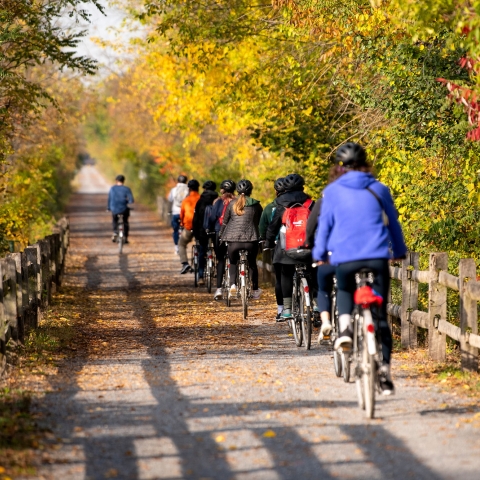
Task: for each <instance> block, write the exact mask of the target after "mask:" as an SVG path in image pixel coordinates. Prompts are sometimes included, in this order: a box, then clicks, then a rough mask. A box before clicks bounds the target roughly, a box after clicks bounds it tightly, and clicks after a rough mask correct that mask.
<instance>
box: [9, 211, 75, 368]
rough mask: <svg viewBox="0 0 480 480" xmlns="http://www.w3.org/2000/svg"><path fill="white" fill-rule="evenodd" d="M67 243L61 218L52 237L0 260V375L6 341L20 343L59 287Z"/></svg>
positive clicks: (65, 221)
mask: <svg viewBox="0 0 480 480" xmlns="http://www.w3.org/2000/svg"><path fill="white" fill-rule="evenodd" d="M69 240H70V224H69V221H68V219H67V218H62V219H61V220H60V221H59V222H58V223H57V224H56V226H55V228H54V231H53V234H52V235H48V236H47V237H45V238H44V239H43V240H39V241H38V242H37V243H35V244H34V245H30V246H28V247H27V248H25V250H23V252H20V253H11V254H9V255H7V256H6V257H4V258H0V276H1V279H2V281H1V282H0V375H2V374H3V372H4V370H5V365H6V345H7V342H8V341H13V342H16V343H23V341H24V339H25V335H26V333H28V331H29V330H30V329H32V328H36V327H37V325H38V322H39V320H40V319H41V316H42V312H43V311H44V310H45V309H46V308H47V307H48V305H49V303H50V301H51V296H52V293H55V291H56V290H57V288H58V287H60V285H61V282H62V276H63V270H64V267H65V256H66V253H67V248H68V245H69Z"/></svg>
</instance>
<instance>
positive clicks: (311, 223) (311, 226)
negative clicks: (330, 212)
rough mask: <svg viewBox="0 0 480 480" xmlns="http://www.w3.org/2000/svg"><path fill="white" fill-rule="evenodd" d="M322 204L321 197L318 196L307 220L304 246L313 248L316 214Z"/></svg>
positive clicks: (316, 223) (316, 221)
mask: <svg viewBox="0 0 480 480" xmlns="http://www.w3.org/2000/svg"><path fill="white" fill-rule="evenodd" d="M321 206H322V199H321V198H319V199H318V200H317V201H316V202H315V205H314V206H313V208H312V211H311V212H310V216H309V217H308V220H307V239H306V240H305V246H306V247H308V248H313V245H314V243H315V232H316V231H317V227H318V216H319V215H320V207H321Z"/></svg>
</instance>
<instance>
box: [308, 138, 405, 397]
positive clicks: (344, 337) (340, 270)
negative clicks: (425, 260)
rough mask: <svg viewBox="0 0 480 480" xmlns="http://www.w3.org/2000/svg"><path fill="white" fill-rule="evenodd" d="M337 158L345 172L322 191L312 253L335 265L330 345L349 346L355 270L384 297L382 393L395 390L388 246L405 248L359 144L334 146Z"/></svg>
mask: <svg viewBox="0 0 480 480" xmlns="http://www.w3.org/2000/svg"><path fill="white" fill-rule="evenodd" d="M335 163H336V165H337V166H339V167H340V168H341V170H342V171H343V174H342V175H341V176H340V177H339V178H338V179H337V180H335V181H334V182H333V183H331V184H330V185H328V186H327V187H326V188H325V190H324V192H323V200H322V210H321V213H320V218H319V227H318V230H317V234H316V237H315V246H314V249H313V258H314V259H315V260H318V261H320V262H327V261H329V262H330V263H331V264H332V265H335V266H336V267H337V268H336V276H337V288H338V294H337V302H338V313H339V327H340V335H339V338H338V339H337V340H336V341H335V345H334V348H336V349H339V348H346V349H348V348H350V347H351V345H352V336H353V332H352V319H351V314H352V311H353V307H354V303H353V295H354V292H355V288H356V284H355V273H356V272H357V271H358V270H359V269H361V268H368V269H370V270H371V271H372V272H373V274H374V276H375V281H374V288H375V290H376V291H377V292H378V294H379V295H381V296H382V297H383V298H384V302H383V304H382V306H381V307H380V308H379V309H377V308H373V309H372V313H373V315H374V319H375V323H376V327H377V329H378V332H379V336H380V340H381V342H382V354H383V365H382V366H381V367H380V370H379V382H380V387H381V389H382V393H383V394H384V395H391V394H392V393H394V385H393V382H392V380H391V377H390V356H391V350H392V334H391V332H390V328H389V326H388V322H387V302H386V300H387V295H388V289H389V284H390V274H389V268H388V260H389V258H390V257H391V255H390V250H389V247H390V245H391V248H392V251H393V258H394V259H401V258H405V255H406V253H407V247H406V246H405V241H404V239H403V234H402V229H401V227H400V224H399V223H398V220H397V213H396V210H395V206H394V204H393V199H392V196H391V195H390V191H389V189H388V187H386V186H385V185H383V184H382V183H380V182H378V181H377V180H375V178H374V177H373V175H372V173H371V167H370V165H369V164H368V163H367V156H366V153H365V150H364V149H363V147H362V146H361V145H359V144H357V143H351V142H349V143H346V144H344V145H342V146H341V147H339V148H338V150H337V152H336V154H335Z"/></svg>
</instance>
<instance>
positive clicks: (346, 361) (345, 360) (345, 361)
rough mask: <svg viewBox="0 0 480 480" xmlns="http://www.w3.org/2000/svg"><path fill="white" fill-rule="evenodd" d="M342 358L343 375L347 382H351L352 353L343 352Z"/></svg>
mask: <svg viewBox="0 0 480 480" xmlns="http://www.w3.org/2000/svg"><path fill="white" fill-rule="evenodd" d="M341 358H342V376H343V381H344V382H345V383H349V382H350V353H345V352H342V353H341Z"/></svg>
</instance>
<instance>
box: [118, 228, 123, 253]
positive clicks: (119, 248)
mask: <svg viewBox="0 0 480 480" xmlns="http://www.w3.org/2000/svg"><path fill="white" fill-rule="evenodd" d="M122 251H123V235H122V234H121V233H120V234H119V235H118V254H119V255H121V254H122Z"/></svg>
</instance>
